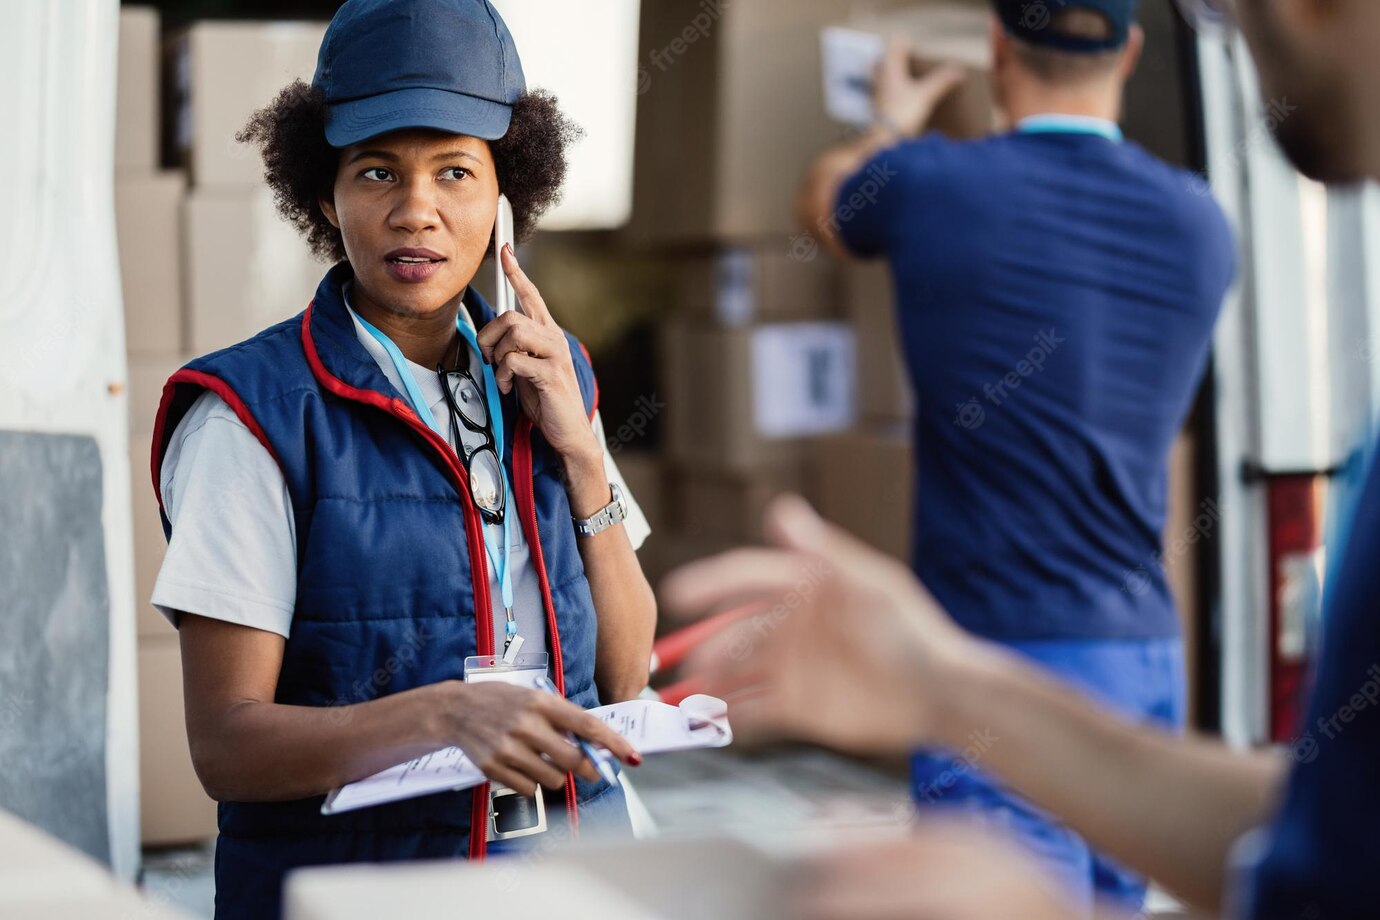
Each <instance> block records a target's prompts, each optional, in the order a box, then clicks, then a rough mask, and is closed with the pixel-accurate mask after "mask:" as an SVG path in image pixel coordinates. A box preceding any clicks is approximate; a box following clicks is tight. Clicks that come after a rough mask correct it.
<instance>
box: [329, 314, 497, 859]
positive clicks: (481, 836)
mask: <svg viewBox="0 0 1380 920" xmlns="http://www.w3.org/2000/svg"><path fill="white" fill-rule="evenodd" d="M315 306H316V304H315V302H314V301H313V302H312V304H311V305H310V306H308V307H307V310H306V313H304V314H303V316H302V347H303V349H304V350H305V351H306V354H307V364H308V365H310V366H311V371H312V374H313V375H314V376H315V377H316V379H317V381H318V382H319V383H320V384H321V385H322V386H323V387H325V388H326V390H327V391H328V392H330V393H334V394H335V395H336V396H339V397H341V398H342V399H349V400H353V401H355V402H359V403H363V404H364V405H366V406H373V407H374V408H376V409H381V410H383V411H384V412H387V413H388V414H389V415H392V416H394V417H395V418H399V419H401V420H402V421H403V422H405V423H406V424H407V425H408V427H410V428H411V429H412V430H414V431H416V432H417V433H418V434H420V435H421V436H422V438H423V439H424V440H425V441H426V442H427V443H428V444H430V445H431V446H432V447H433V448H435V449H436V451H437V453H439V454H440V455H441V459H443V460H444V461H445V462H446V466H447V467H448V468H449V469H450V472H451V474H452V475H454V477H455V482H456V487H457V488H458V489H459V491H460V496H461V507H462V508H464V511H465V542H466V543H467V544H468V547H469V552H470V581H471V583H472V584H473V586H474V603H475V607H476V608H477V609H476V610H475V616H474V623H475V645H476V651H477V652H478V653H479V654H480V655H492V654H494V623H493V597H492V595H490V593H489V560H488V556H487V555H486V554H485V549H484V537H483V533H484V522H483V520H482V519H481V518H480V516H479V509H477V508H475V506H474V502H473V501H471V500H470V499H469V495H470V486H469V477H468V476H467V475H466V473H465V467H464V466H463V465H462V464H461V463H460V458H459V457H457V456H456V454H455V449H454V448H452V447H451V446H450V445H449V444H447V443H446V440H445V438H443V437H441V436H440V435H439V434H437V433H436V432H435V431H433V430H432V429H431V426H429V425H427V424H426V422H423V421H422V420H421V418H420V417H419V416H418V415H417V413H416V412H415V411H414V410H413V408H412V407H411V406H409V405H408V404H407V403H405V402H403V401H402V400H401V399H396V398H393V397H389V396H386V395H384V394H383V393H379V392H377V391H375V390H364V389H360V388H359V387H355V386H351V385H350V384H348V383H346V382H345V381H343V380H341V379H340V378H339V377H336V376H335V375H334V374H332V373H331V372H330V371H329V370H327V369H326V365H325V364H323V363H322V361H321V355H320V354H319V353H318V352H317V350H316V341H315V340H314V339H313V338H312V334H311V314H312V309H313V308H314V307H315ZM476 535H478V538H477V539H476ZM481 610H482V611H483V612H484V614H483V616H481V615H480V611H481ZM472 801H473V804H472V805H471V806H470V859H473V860H477V861H481V862H482V861H483V860H484V857H485V856H486V855H487V853H488V833H489V784H488V783H485V784H484V785H482V786H479V787H478V788H476V789H475V790H474V795H473V800H472Z"/></svg>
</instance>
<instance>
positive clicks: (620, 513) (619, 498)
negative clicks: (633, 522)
mask: <svg viewBox="0 0 1380 920" xmlns="http://www.w3.org/2000/svg"><path fill="white" fill-rule="evenodd" d="M609 488H610V490H611V491H612V492H613V501H611V502H609V503H608V504H607V505H605V506H604V507H603V508H601V509H600V510H599V511H597V512H595V513H594V514H593V515H591V516H589V517H587V518H585V519H584V520H581V519H579V518H571V521H572V522H573V523H574V525H575V532H576V533H577V534H579V535H580V536H582V537H592V536H594V535H595V534H600V533H603V532H604V531H606V530H608V529H609V528H610V527H613V526H615V525H617V524H621V523H623V521H624V520H626V519H627V517H628V509H627V505H626V504H625V503H624V501H623V490H622V489H620V488H618V483H616V482H614V483H610V484H609Z"/></svg>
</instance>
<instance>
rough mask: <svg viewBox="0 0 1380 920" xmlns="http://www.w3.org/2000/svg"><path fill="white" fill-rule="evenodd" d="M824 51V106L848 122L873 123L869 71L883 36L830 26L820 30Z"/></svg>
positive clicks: (834, 116) (832, 115) (880, 49)
mask: <svg viewBox="0 0 1380 920" xmlns="http://www.w3.org/2000/svg"><path fill="white" fill-rule="evenodd" d="M820 47H821V51H822V53H823V55H824V67H823V68H822V70H823V73H824V108H825V111H827V112H828V113H829V117H830V118H832V119H834V120H835V121H841V122H843V123H844V124H847V125H855V126H857V127H866V126H868V125H870V124H871V123H872V119H873V114H872V75H873V72H874V71H875V70H876V67H877V62H878V61H879V60H881V58H882V55H883V54H884V53H885V52H886V40H885V39H883V38H882V36H880V35H874V34H873V33H871V32H860V31H858V30H857V29H842V28H839V27H837V26H830V27H829V28H827V29H824V30H823V31H822V32H821V33H820Z"/></svg>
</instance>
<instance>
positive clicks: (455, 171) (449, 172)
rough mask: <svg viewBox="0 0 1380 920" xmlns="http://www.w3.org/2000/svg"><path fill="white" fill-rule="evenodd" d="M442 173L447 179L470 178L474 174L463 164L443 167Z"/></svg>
mask: <svg viewBox="0 0 1380 920" xmlns="http://www.w3.org/2000/svg"><path fill="white" fill-rule="evenodd" d="M441 175H442V176H444V177H445V178H447V179H468V178H469V177H470V176H471V175H472V174H471V173H470V171H469V170H468V169H466V168H465V167H463V166H450V167H447V168H446V169H443V170H442V171H441Z"/></svg>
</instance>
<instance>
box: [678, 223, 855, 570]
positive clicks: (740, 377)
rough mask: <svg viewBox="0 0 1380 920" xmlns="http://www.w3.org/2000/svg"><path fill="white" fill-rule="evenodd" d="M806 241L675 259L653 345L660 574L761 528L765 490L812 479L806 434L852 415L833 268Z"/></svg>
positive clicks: (754, 536) (787, 488)
mask: <svg viewBox="0 0 1380 920" xmlns="http://www.w3.org/2000/svg"><path fill="white" fill-rule="evenodd" d="M809 255H810V257H809V258H801V257H800V255H799V254H798V253H792V251H791V249H790V247H789V242H788V241H787V240H785V239H780V240H777V241H772V242H768V243H759V244H757V245H754V246H743V245H737V244H734V245H724V246H722V247H720V248H719V249H718V250H717V251H715V252H713V253H711V254H707V255H706V254H699V255H692V256H688V257H686V258H685V259H684V260H683V263H682V266H681V269H680V283H679V284H678V287H677V298H676V308H677V309H676V311H675V313H674V315H673V316H672V317H671V318H669V319H668V320H667V321H666V322H664V323H663V326H662V329H661V341H660V347H659V355H658V357H659V369H660V375H661V385H660V392H661V394H662V401H663V402H664V403H665V406H666V409H665V413H666V416H665V423H664V425H663V426H662V432H663V436H664V437H663V456H664V458H665V462H666V465H667V471H668V474H667V483H668V496H669V505H670V508H669V513H668V519H669V521H668V524H669V526H668V528H667V532H665V533H663V534H661V537H660V539H659V540H657V543H656V546H657V552H656V554H655V574H660V573H661V572H663V571H665V570H666V569H669V568H671V567H673V566H674V565H677V564H680V563H683V562H687V561H690V560H691V559H694V558H696V557H697V556H702V555H707V554H710V553H713V552H717V551H720V550H723V549H727V548H729V547H731V546H736V545H742V544H745V543H756V542H760V540H761V538H762V531H761V527H762V515H763V511H764V510H765V508H766V506H767V504H768V503H769V502H770V500H771V499H772V498H774V497H775V496H777V495H779V494H781V493H783V492H804V491H806V490H807V488H808V485H809V464H810V458H811V451H810V445H811V444H812V443H813V442H814V441H815V440H817V439H818V438H820V437H823V436H827V435H829V434H832V433H834V432H838V431H843V430H847V429H848V428H850V427H851V426H852V425H853V424H854V422H855V420H856V417H857V413H856V393H855V388H856V377H857V368H856V364H857V359H856V354H855V352H856V344H855V337H854V332H853V329H852V328H851V327H850V326H849V325H848V323H847V322H845V321H844V320H843V319H842V318H841V317H842V314H843V310H842V298H841V297H840V296H839V276H838V272H837V269H836V266H835V265H834V263H833V262H832V261H831V260H830V259H828V258H827V257H826V256H825V255H823V254H822V253H817V252H814V253H810V254H809ZM654 539H655V538H654Z"/></svg>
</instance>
